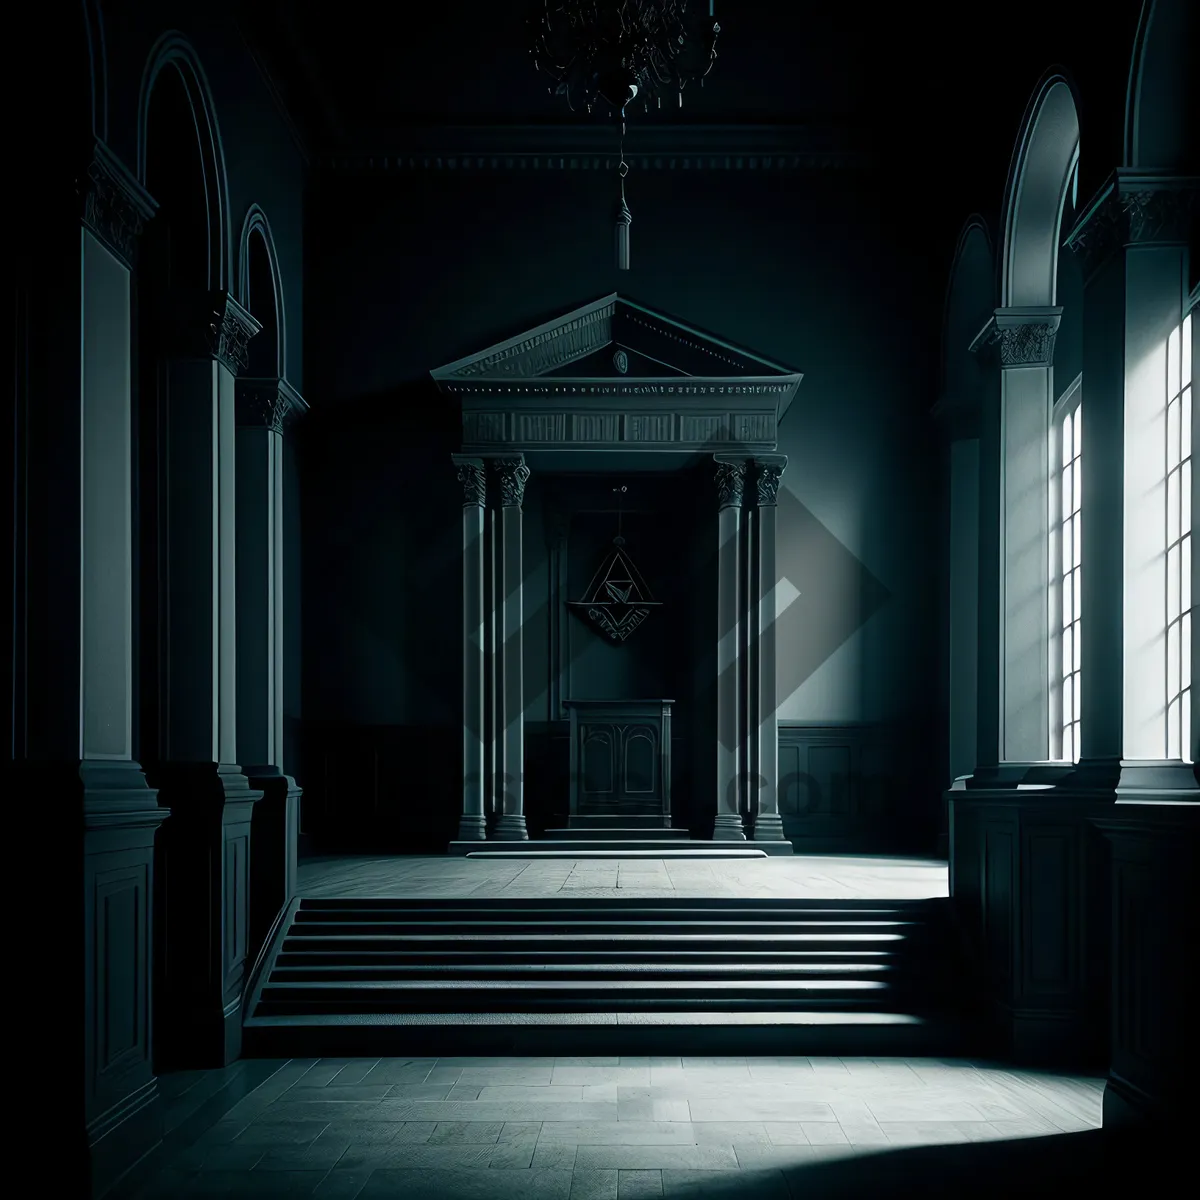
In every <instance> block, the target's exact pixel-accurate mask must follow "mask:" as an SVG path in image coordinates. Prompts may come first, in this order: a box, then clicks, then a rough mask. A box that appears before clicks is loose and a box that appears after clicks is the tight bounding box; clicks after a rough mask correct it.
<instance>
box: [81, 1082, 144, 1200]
mask: <svg viewBox="0 0 1200 1200" xmlns="http://www.w3.org/2000/svg"><path fill="white" fill-rule="evenodd" d="M87 1134H88V1157H89V1159H90V1167H91V1183H92V1195H93V1196H94V1197H96V1198H97V1200H99V1197H101V1196H104V1195H106V1194H107V1193H108V1192H110V1191H111V1190H112V1189H113V1188H114V1187H115V1186H116V1185H117V1183H119V1182H120V1180H121V1179H122V1178H123V1177H124V1176H125V1175H126V1174H127V1173H128V1172H129V1171H130V1170H132V1169H133V1168H134V1167H135V1166H137V1164H138V1163H139V1162H140V1161H141V1160H142V1159H143V1158H145V1156H146V1155H147V1154H149V1153H151V1152H152V1151H153V1150H154V1148H155V1147H156V1146H157V1145H158V1144H159V1143H160V1142H161V1141H162V1138H163V1105H162V1096H161V1095H160V1093H159V1090H158V1080H157V1079H156V1078H152V1079H150V1080H149V1081H148V1082H146V1083H144V1084H143V1085H142V1086H141V1087H140V1088H138V1089H137V1091H136V1092H133V1093H132V1094H131V1095H129V1096H127V1097H126V1098H125V1099H124V1100H123V1101H121V1103H120V1104H118V1105H115V1106H114V1107H113V1108H111V1109H109V1111H108V1112H106V1113H105V1114H104V1115H103V1116H101V1117H98V1118H97V1119H96V1120H95V1121H93V1122H92V1124H91V1125H90V1126H89V1127H88V1131H87Z"/></svg>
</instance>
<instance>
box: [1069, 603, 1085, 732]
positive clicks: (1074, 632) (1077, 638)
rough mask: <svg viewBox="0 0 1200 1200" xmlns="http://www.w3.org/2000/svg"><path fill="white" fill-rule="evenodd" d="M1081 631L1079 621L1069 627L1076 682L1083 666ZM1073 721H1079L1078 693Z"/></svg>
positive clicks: (1081, 626) (1081, 627) (1076, 694)
mask: <svg viewBox="0 0 1200 1200" xmlns="http://www.w3.org/2000/svg"><path fill="white" fill-rule="evenodd" d="M1082 630H1083V625H1082V624H1081V623H1080V622H1079V621H1076V622H1075V624H1074V625H1073V626H1072V627H1071V641H1072V642H1073V643H1074V646H1075V651H1074V653H1073V654H1072V655H1071V658H1072V660H1073V661H1074V664H1075V678H1076V680H1077V681H1078V678H1079V669H1080V668H1081V667H1082V666H1083V644H1082V637H1083V634H1082ZM1075 719H1076V720H1079V693H1078V691H1077V692H1076V693H1075Z"/></svg>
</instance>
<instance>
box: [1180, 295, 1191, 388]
mask: <svg viewBox="0 0 1200 1200" xmlns="http://www.w3.org/2000/svg"><path fill="white" fill-rule="evenodd" d="M1180 342H1181V345H1180V350H1182V351H1183V354H1182V358H1183V386H1184V387H1187V385H1188V384H1189V383H1191V382H1192V314H1191V313H1188V315H1187V316H1186V317H1184V318H1183V336H1182V337H1181V338H1180Z"/></svg>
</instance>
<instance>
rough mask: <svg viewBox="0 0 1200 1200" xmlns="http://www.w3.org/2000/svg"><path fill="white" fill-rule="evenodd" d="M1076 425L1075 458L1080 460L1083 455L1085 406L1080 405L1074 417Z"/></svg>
mask: <svg viewBox="0 0 1200 1200" xmlns="http://www.w3.org/2000/svg"><path fill="white" fill-rule="evenodd" d="M1073 423H1074V425H1075V457H1076V458H1078V457H1079V456H1080V455H1081V454H1082V453H1083V405H1082V404H1080V405H1079V407H1078V408H1077V409H1076V410H1075V417H1074V422H1073Z"/></svg>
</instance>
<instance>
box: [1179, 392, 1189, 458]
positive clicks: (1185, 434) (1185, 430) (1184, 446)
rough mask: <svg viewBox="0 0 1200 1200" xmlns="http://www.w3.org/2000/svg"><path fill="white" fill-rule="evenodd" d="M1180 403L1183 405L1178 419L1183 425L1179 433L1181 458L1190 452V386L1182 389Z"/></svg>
mask: <svg viewBox="0 0 1200 1200" xmlns="http://www.w3.org/2000/svg"><path fill="white" fill-rule="evenodd" d="M1180 404H1182V406H1183V407H1182V408H1181V409H1180V410H1179V419H1180V421H1182V423H1183V427H1182V432H1181V433H1180V435H1179V447H1180V449H1179V453H1180V456H1181V457H1182V458H1187V456H1188V455H1189V454H1191V452H1192V389H1191V388H1190V387H1185V388H1184V389H1183V399H1182V400H1181V401H1180Z"/></svg>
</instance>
